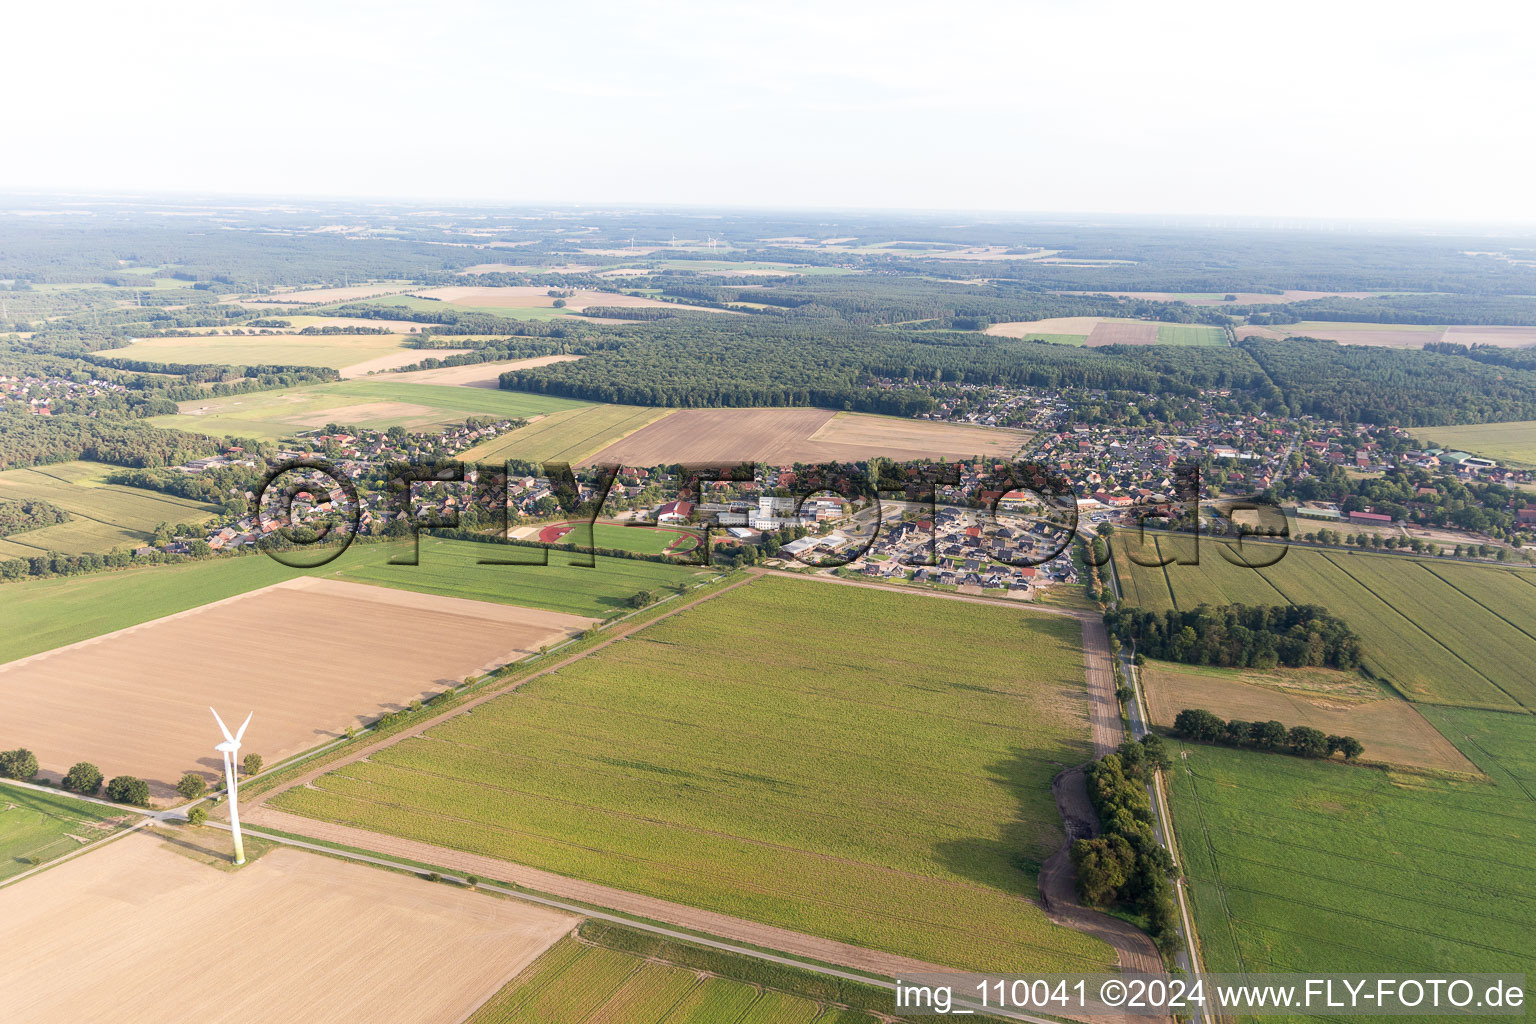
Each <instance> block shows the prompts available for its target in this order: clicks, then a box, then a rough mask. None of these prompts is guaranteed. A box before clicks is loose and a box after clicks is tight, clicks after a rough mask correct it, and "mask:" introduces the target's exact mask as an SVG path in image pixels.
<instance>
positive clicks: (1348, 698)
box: [1142, 661, 1477, 773]
mask: <svg viewBox="0 0 1536 1024" xmlns="http://www.w3.org/2000/svg"><path fill="white" fill-rule="evenodd" d="M1142 682H1143V683H1144V684H1145V688H1146V693H1147V704H1148V706H1149V708H1150V709H1151V713H1152V722H1153V724H1154V725H1160V726H1165V727H1166V726H1171V725H1173V720H1174V717H1175V716H1177V715H1178V713H1179V712H1180V711H1182V710H1184V709H1185V708H1204V709H1205V710H1207V711H1210V712H1213V713H1214V714H1217V715H1220V716H1221V717H1222V718H1227V719H1232V718H1240V719H1242V720H1243V721H1245V722H1256V721H1257V722H1267V721H1270V720H1274V721H1278V722H1283V723H1285V725H1286V726H1287V727H1290V726H1293V725H1309V726H1311V727H1312V728H1314V729H1321V730H1322V731H1323V732H1325V733H1330V734H1333V735H1338V736H1353V737H1355V738H1356V739H1358V740H1359V741H1360V742H1361V743H1363V744H1365V760H1367V761H1386V762H1389V763H1391V764H1400V765H1409V766H1411V767H1416V768H1436V769H1441V770H1444V771H1452V772H1469V773H1470V772H1476V771H1477V769H1476V768H1474V767H1473V766H1472V764H1471V762H1469V761H1468V760H1467V759H1466V758H1465V757H1463V756H1462V754H1461V751H1459V750H1457V749H1456V747H1455V746H1453V745H1452V744H1451V742H1450V741H1449V740H1447V739H1446V738H1445V737H1444V736H1442V735H1440V733H1439V732H1438V731H1436V729H1435V727H1434V726H1432V725H1430V724H1429V722H1427V721H1425V719H1424V717H1423V716H1422V715H1420V714H1419V712H1418V711H1417V709H1415V708H1414V707H1413V705H1412V704H1409V703H1408V702H1407V701H1405V700H1403V699H1401V698H1400V697H1397V696H1395V695H1394V694H1391V693H1389V692H1387V691H1386V690H1384V689H1383V688H1381V687H1380V686H1378V685H1377V684H1375V683H1373V682H1371V681H1370V680H1368V679H1365V678H1364V677H1362V676H1360V675H1357V674H1355V673H1353V672H1340V671H1337V670H1335V669H1324V668H1303V669H1271V670H1268V671H1264V670H1259V669H1223V668H1206V667H1201V666H1195V665H1177V664H1172V663H1168V662H1160V661H1149V662H1147V664H1146V666H1145V667H1144V668H1143V669H1142Z"/></svg>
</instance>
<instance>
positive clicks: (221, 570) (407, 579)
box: [0, 536, 707, 663]
mask: <svg viewBox="0 0 1536 1024" xmlns="http://www.w3.org/2000/svg"><path fill="white" fill-rule="evenodd" d="M410 552H411V548H410V546H409V545H408V544H381V543H371V544H363V543H358V544H354V545H352V547H351V548H349V549H348V550H347V551H346V553H344V554H343V555H342V556H341V557H339V558H337V559H336V560H335V561H334V562H331V563H330V564H328V565H325V566H321V567H320V568H317V569H307V570H306V569H290V568H288V567H287V566H284V565H280V564H278V563H277V562H275V561H273V560H272V559H271V558H268V557H266V556H265V555H261V554H252V555H242V556H238V557H230V556H226V557H220V558H212V559H207V560H205V561H198V562H189V563H184V564H181V565H165V566H146V567H144V568H139V569H128V570H124V571H122V572H103V573H92V574H90V575H84V576H59V577H50V578H46V579H40V580H28V581H26V582H21V583H6V584H3V585H0V663H4V662H7V661H12V660H14V659H16V658H24V657H26V656H28V655H31V654H37V653H39V652H41V651H48V650H52V649H54V648H55V647H62V646H64V645H65V644H71V643H75V642H77V641H80V640H87V639H89V638H91V637H93V636H101V635H102V634H103V633H110V632H113V631H114V630H119V629H126V628H127V627H129V626H135V625H138V624H139V623H141V622H148V621H150V620H151V619H158V618H160V617H162V616H165V615H171V614H173V613H175V612H181V611H186V610H187V609H189V608H197V607H200V606H202V605H205V604H208V603H210V602H213V601H220V600H223V599H224V598H226V597H233V596H235V595H236V594H243V593H245V592H246V591H249V590H256V589H258V588H260V587H266V586H271V585H272V584H274V583H281V582H282V581H283V580H286V579H291V578H293V577H294V576H298V575H308V576H330V577H333V578H336V579H342V580H350V581H352V582H355V583H371V584H374V585H377V586H386V587H395V588H397V589H400V590H416V591H421V592H424V593H429V594H442V595H444V596H447V597H463V598H469V599H472V600H480V601H496V602H499V603H502V604H516V605H527V606H530V607H535V608H549V609H552V610H555V611H563V612H571V613H572V614H576V615H590V616H596V617H601V616H604V615H607V614H608V613H609V612H612V611H614V610H616V609H621V608H623V607H625V606H626V604H627V602H628V600H629V598H630V597H631V596H632V595H634V594H636V593H638V592H639V591H641V590H652V591H659V590H661V589H663V588H665V587H668V586H673V585H676V584H680V583H687V582H693V581H694V580H696V579H702V578H704V577H702V576H700V575H699V574H700V573H701V572H707V570H700V569H689V568H686V567H682V566H674V565H668V564H665V563H659V562H639V561H632V560H629V559H622V558H605V557H602V556H598V557H597V558H596V559H595V561H596V563H597V564H596V566H595V567H592V568H585V567H581V566H576V565H572V564H570V563H571V561H572V559H571V556H567V555H564V554H562V553H560V552H550V553H549V561H550V563H551V564H550V565H547V566H545V565H525V566H497V565H479V564H477V562H478V561H479V560H480V559H482V558H507V559H518V560H529V561H532V560H539V559H541V558H542V556H543V555H544V552H543V551H539V550H533V549H529V548H514V547H508V546H504V545H491V544H477V543H472V542H469V541H454V540H444V539H440V538H435V537H430V536H423V537H422V540H421V552H420V562H421V564H420V565H416V566H410V565H388V564H386V563H387V562H388V561H389V560H390V559H391V558H397V559H398V558H401V557H406V556H408V555H409V554H410Z"/></svg>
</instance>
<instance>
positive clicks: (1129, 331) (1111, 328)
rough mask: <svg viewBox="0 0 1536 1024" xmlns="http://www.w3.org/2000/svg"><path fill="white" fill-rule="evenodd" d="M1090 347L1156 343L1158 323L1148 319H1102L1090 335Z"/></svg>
mask: <svg viewBox="0 0 1536 1024" xmlns="http://www.w3.org/2000/svg"><path fill="white" fill-rule="evenodd" d="M1087 344H1088V347H1089V348H1101V347H1103V346H1105V345H1156V344H1157V324H1154V323H1149V322H1146V321H1136V322H1126V321H1124V320H1100V321H1099V322H1098V324H1097V325H1095V327H1094V328H1093V333H1091V334H1089V335H1088V342H1087Z"/></svg>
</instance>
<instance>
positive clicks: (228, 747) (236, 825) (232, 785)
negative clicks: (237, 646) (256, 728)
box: [208, 708, 255, 864]
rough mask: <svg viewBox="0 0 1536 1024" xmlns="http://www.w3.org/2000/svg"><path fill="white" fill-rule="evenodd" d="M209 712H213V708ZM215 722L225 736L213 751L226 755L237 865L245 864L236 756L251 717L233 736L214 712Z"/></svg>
mask: <svg viewBox="0 0 1536 1024" xmlns="http://www.w3.org/2000/svg"><path fill="white" fill-rule="evenodd" d="M208 710H209V711H213V708H209V709H208ZM251 714H255V712H254V711H253V712H251ZM213 720H214V721H215V722H218V723H219V732H222V733H223V734H224V742H223V743H220V744H219V745H218V746H216V747H214V748H213V749H214V750H217V751H218V752H219V753H221V754H223V755H224V788H226V789H227V790H229V829H230V831H231V832H233V833H234V834H235V863H236V864H244V863H245V844H244V843H243V842H242V841H241V838H240V804H239V801H238V799H237V798H238V796H239V794H240V762H239V760H237V758H236V755H237V754H239V753H240V737H242V736H244V735H245V727H246V726H247V725H250V724H251V715H246V716H245V721H244V722H243V723H241V725H240V729H239V731H238V732H236V733H235V734H234V735H233V736H231V735H230V734H229V727H228V726H226V725H225V724H224V719H222V718H220V717H219V713H218V712H217V711H213Z"/></svg>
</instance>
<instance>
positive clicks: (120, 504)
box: [0, 462, 217, 559]
mask: <svg viewBox="0 0 1536 1024" xmlns="http://www.w3.org/2000/svg"><path fill="white" fill-rule="evenodd" d="M117 471H118V467H116V466H107V465H104V464H102V463H99V462H60V463H54V464H52V465H47V466H36V467H33V468H30V469H12V470H7V471H6V472H4V473H0V498H17V499H27V498H39V499H41V500H43V501H46V502H50V503H51V504H54V505H57V506H59V507H60V508H62V509H64V510H66V511H67V512H69V513H70V514H71V515H72V516H74V518H73V519H71V520H70V521H69V522H67V523H60V524H58V525H57V526H45V527H43V528H42V529H40V530H27V531H26V532H24V533H14V534H11V535H10V536H8V537H3V538H0V559H6V558H28V557H31V556H34V555H42V554H46V553H47V552H49V551H57V552H60V553H61V554H66V555H79V554H85V553H86V552H91V551H95V552H101V553H106V552H108V551H112V550H113V549H115V548H124V549H127V548H135V547H138V546H140V545H142V544H145V543H148V542H149V540H150V539H151V538H152V537H153V536H154V532H155V527H157V526H159V525H160V524H161V523H169V524H170V525H172V526H175V525H176V524H177V523H194V524H196V523H203V522H206V521H207V520H208V519H209V518H210V517H212V515H213V514H214V513H215V512H216V511H217V509H215V508H214V507H213V506H211V505H204V504H202V503H201V502H196V501H190V500H188V499H186V498H178V497H176V496H175V495H171V494H161V493H160V492H159V491H148V490H144V489H142V488H138V487H120V486H117V485H115V484H109V483H106V482H105V480H106V478H107V476H108V475H110V474H112V473H114V472H117Z"/></svg>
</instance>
